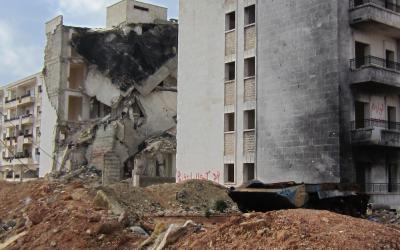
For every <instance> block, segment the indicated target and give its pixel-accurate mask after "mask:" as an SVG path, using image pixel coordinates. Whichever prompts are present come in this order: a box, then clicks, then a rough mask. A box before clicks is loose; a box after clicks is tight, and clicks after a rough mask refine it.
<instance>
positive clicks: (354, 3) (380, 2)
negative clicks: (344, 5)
mask: <svg viewBox="0 0 400 250" xmlns="http://www.w3.org/2000/svg"><path fill="white" fill-rule="evenodd" d="M364 4H375V5H377V6H380V7H383V8H385V9H388V10H391V11H395V12H400V5H398V4H396V3H393V1H391V0H350V9H353V8H356V7H358V6H362V5H364Z"/></svg>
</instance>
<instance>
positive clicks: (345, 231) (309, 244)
mask: <svg viewBox="0 0 400 250" xmlns="http://www.w3.org/2000/svg"><path fill="white" fill-rule="evenodd" d="M170 249H400V231H399V230H395V229H391V228H388V227H386V226H384V225H381V224H377V223H374V222H369V221H367V220H363V219H356V218H351V217H348V216H343V215H339V214H335V213H331V212H327V211H315V210H305V209H298V210H285V211H276V212H269V213H265V214H262V213H254V214H244V215H242V216H235V217H232V218H231V220H230V221H229V222H227V223H225V224H223V225H221V226H219V227H217V228H216V229H214V230H211V231H208V232H203V233H199V234H192V235H187V236H186V237H184V238H182V239H180V240H179V241H178V242H177V243H176V244H175V245H174V246H173V247H170Z"/></svg>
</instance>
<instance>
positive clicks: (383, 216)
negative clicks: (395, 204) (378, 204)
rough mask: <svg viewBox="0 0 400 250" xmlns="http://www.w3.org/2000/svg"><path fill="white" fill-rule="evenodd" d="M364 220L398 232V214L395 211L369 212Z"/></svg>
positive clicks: (399, 216) (399, 225)
mask: <svg viewBox="0 0 400 250" xmlns="http://www.w3.org/2000/svg"><path fill="white" fill-rule="evenodd" d="M370 212H371V213H370V215H368V216H367V217H366V218H367V219H368V220H369V221H373V222H378V223H381V224H385V225H388V226H391V227H394V228H396V229H399V230H400V214H399V213H398V212H397V211H396V210H390V209H376V210H370Z"/></svg>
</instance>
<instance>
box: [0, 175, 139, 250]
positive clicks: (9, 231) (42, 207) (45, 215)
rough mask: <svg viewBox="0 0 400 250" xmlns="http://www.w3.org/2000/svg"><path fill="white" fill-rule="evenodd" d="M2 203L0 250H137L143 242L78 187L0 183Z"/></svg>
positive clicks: (87, 190) (45, 182)
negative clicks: (98, 206)
mask: <svg viewBox="0 0 400 250" xmlns="http://www.w3.org/2000/svg"><path fill="white" fill-rule="evenodd" d="M0 198H1V199H2V205H1V206H0V242H2V243H0V249H3V248H6V249H135V248H137V246H138V245H139V244H140V243H141V242H142V241H143V240H144V239H145V238H144V237H143V236H140V235H135V234H133V233H132V232H130V231H129V230H126V228H124V227H123V226H122V225H121V223H119V222H118V218H115V217H112V216H110V214H109V213H108V211H107V210H104V209H98V208H96V207H95V206H94V205H93V202H92V201H93V195H92V194H91V190H90V188H87V187H85V186H84V184H83V183H81V182H72V183H68V184H62V183H58V182H47V181H34V182H27V183H7V182H0ZM6 226H7V227H6ZM4 228H6V230H5V229H4ZM10 239H12V241H11V242H10Z"/></svg>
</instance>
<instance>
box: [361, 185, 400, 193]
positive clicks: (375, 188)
mask: <svg viewBox="0 0 400 250" xmlns="http://www.w3.org/2000/svg"><path fill="white" fill-rule="evenodd" d="M365 192H366V193H399V192H400V183H366V184H365Z"/></svg>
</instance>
